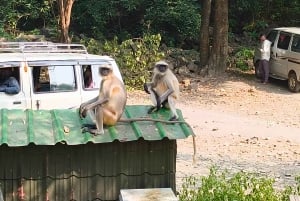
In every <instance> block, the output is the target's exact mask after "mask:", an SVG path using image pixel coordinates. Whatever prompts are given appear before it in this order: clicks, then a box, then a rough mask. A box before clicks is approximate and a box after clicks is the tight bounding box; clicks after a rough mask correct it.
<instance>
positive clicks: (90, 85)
mask: <svg viewBox="0 0 300 201" xmlns="http://www.w3.org/2000/svg"><path fill="white" fill-rule="evenodd" d="M81 69H82V75H83V76H82V77H83V88H84V89H87V90H90V89H99V87H100V81H101V78H100V75H99V65H82V66H81Z"/></svg>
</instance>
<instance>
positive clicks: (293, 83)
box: [288, 73, 300, 93]
mask: <svg viewBox="0 0 300 201" xmlns="http://www.w3.org/2000/svg"><path fill="white" fill-rule="evenodd" d="M288 87H289V90H290V91H291V92H294V93H295V92H299V90H300V83H299V82H298V80H297V76H296V74H295V73H290V74H289V78H288Z"/></svg>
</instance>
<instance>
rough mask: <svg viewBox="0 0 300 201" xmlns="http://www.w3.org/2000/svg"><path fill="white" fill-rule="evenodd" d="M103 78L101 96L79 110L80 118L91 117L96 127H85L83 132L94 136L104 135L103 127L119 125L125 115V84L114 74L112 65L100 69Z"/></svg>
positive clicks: (86, 103) (83, 104)
mask: <svg viewBox="0 0 300 201" xmlns="http://www.w3.org/2000/svg"><path fill="white" fill-rule="evenodd" d="M99 73H100V76H101V77H102V81H101V84H100V91H99V95H98V96H97V97H95V98H93V99H92V100H89V101H87V102H85V103H82V104H81V105H80V108H79V116H80V118H85V117H86V115H87V114H88V115H90V117H91V119H92V120H93V122H94V123H95V125H96V128H92V127H91V126H90V125H89V126H86V127H83V132H84V131H88V132H90V133H92V134H94V135H99V134H103V133H104V130H103V125H108V126H112V125H115V124H116V123H117V121H118V120H119V119H120V117H121V116H122V114H123V111H124V108H125V105H126V100H127V94H126V89H125V86H124V83H123V82H122V81H121V80H120V79H118V78H117V77H116V75H115V74H114V73H113V69H112V66H111V65H110V64H104V65H101V66H100V67H99Z"/></svg>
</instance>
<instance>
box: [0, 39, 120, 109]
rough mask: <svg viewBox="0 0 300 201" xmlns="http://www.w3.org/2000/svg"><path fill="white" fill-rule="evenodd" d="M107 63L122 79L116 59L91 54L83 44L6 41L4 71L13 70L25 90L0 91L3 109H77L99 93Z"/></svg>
mask: <svg viewBox="0 0 300 201" xmlns="http://www.w3.org/2000/svg"><path fill="white" fill-rule="evenodd" d="M103 63H110V64H111V65H112V66H113V71H114V73H115V74H116V75H117V76H118V77H119V78H120V79H121V80H122V77H121V73H120V71H119V68H118V66H117V64H116V62H115V60H114V59H113V58H111V57H109V56H99V55H92V54H89V53H88V52H87V50H86V48H85V46H83V45H80V44H60V43H51V42H2V43H0V69H1V68H10V70H11V71H12V72H13V76H14V77H15V78H16V79H17V81H18V82H19V84H20V89H21V90H20V91H19V92H18V93H17V94H13V95H12V94H7V93H5V92H0V108H7V109H67V108H77V107H79V106H80V104H81V103H82V102H85V101H87V100H89V99H92V98H94V97H95V96H97V95H98V94H99V85H100V82H101V79H100V76H99V73H98V68H99V65H101V64H103ZM88 76H90V77H89V78H90V79H89V80H88V79H85V78H88ZM88 81H89V83H87V82H88ZM122 81H123V80H122ZM0 85H1V81H0Z"/></svg>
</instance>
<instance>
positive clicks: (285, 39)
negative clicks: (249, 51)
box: [254, 27, 300, 92]
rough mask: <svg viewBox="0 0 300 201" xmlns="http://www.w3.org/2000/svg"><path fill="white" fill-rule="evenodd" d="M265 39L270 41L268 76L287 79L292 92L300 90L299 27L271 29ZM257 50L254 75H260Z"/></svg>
mask: <svg viewBox="0 0 300 201" xmlns="http://www.w3.org/2000/svg"><path fill="white" fill-rule="evenodd" d="M267 39H268V40H269V41H271V42H272V45H271V58H270V77H272V78H275V79H281V80H288V88H289V90H290V91H292V92H299V90H300V28H298V27H281V28H274V29H271V30H270V31H269V32H268V34H267ZM258 61H259V52H258V51H255V57H254V64H255V75H256V76H257V77H259V76H260V72H259V68H258Z"/></svg>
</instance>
